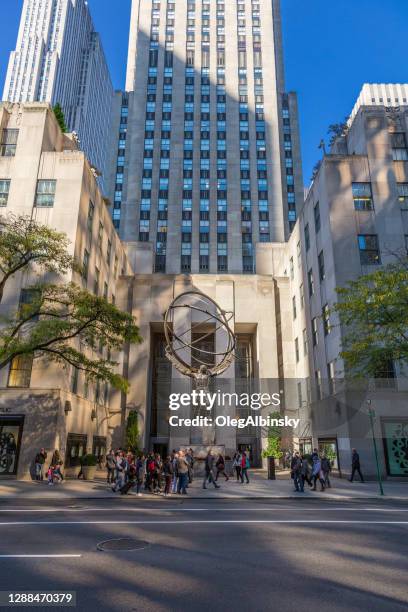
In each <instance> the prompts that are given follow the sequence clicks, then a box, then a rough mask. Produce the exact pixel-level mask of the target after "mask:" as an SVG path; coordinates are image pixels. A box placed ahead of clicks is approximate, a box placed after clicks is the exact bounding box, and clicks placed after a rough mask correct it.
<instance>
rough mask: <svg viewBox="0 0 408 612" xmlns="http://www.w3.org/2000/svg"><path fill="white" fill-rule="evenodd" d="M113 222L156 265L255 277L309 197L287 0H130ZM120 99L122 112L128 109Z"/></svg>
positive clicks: (112, 192)
mask: <svg viewBox="0 0 408 612" xmlns="http://www.w3.org/2000/svg"><path fill="white" fill-rule="evenodd" d="M126 90H127V93H125V94H124V95H123V96H122V99H121V98H120V96H118V102H117V105H118V108H117V112H116V122H117V128H116V129H115V132H116V134H119V146H118V147H115V151H116V149H118V151H117V160H116V163H115V164H114V165H115V168H116V173H115V174H114V175H113V176H112V177H111V189H110V194H109V195H110V196H111V198H112V200H113V201H114V211H113V218H114V222H115V226H116V227H117V228H118V229H119V232H120V235H121V237H122V238H123V239H124V240H125V241H139V242H150V243H153V244H154V254H155V256H154V271H155V272H166V273H170V274H171V273H180V272H181V273H189V272H191V273H213V274H216V273H233V274H240V273H254V272H255V271H256V266H255V248H256V244H257V243H260V242H284V241H285V240H286V239H287V238H288V236H289V234H290V232H291V229H292V228H293V225H294V223H295V221H296V214H297V209H298V208H300V206H301V204H302V202H303V184H302V170H301V161H300V153H299V136H298V120H297V102H296V96H295V94H292V93H291V94H287V93H285V87H284V74H283V61H282V40H281V23H280V10H279V1H278V0H229V1H228V2H226V1H225V0H161V1H159V0H152V1H150V2H140V1H138V0H133V3H132V14H131V24H130V38H129V53H128V66H127V80H126ZM121 103H122V108H121V112H119V105H120V104H121Z"/></svg>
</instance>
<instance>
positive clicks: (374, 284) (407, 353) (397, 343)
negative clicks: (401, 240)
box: [334, 260, 408, 377]
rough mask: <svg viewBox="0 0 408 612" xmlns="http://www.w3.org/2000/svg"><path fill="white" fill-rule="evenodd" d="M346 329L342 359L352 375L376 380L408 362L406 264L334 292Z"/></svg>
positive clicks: (394, 266)
mask: <svg viewBox="0 0 408 612" xmlns="http://www.w3.org/2000/svg"><path fill="white" fill-rule="evenodd" d="M337 293H338V296H339V302H338V303H337V304H336V305H335V306H334V310H335V311H336V312H337V313H338V315H339V319H340V323H342V324H343V325H344V326H345V333H344V337H343V344H342V351H341V353H340V355H341V357H342V358H343V359H344V362H345V368H346V370H347V371H348V373H350V374H352V375H354V376H362V375H366V376H372V377H379V376H381V374H382V373H384V371H385V369H386V368H385V367H384V366H385V364H387V363H389V362H390V361H394V362H400V363H401V365H403V364H404V363H406V362H407V361H408V262H407V261H405V260H400V261H398V262H397V263H393V264H391V265H388V266H386V267H384V268H382V269H379V270H377V271H375V272H372V273H370V274H367V275H364V276H361V277H360V278H358V279H357V280H355V281H352V282H349V283H347V285H346V286H345V287H343V288H340V289H337Z"/></svg>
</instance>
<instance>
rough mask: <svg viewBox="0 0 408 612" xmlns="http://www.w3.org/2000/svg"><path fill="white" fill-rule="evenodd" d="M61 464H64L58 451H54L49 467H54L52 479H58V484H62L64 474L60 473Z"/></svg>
mask: <svg viewBox="0 0 408 612" xmlns="http://www.w3.org/2000/svg"><path fill="white" fill-rule="evenodd" d="M63 463H64V462H63V460H62V457H61V455H60V452H59V450H57V449H55V451H54V453H53V455H52V459H51V465H53V466H54V477H56V478H58V481H59V482H64V474H63V473H62V465H63Z"/></svg>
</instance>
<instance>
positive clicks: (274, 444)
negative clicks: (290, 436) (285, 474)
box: [262, 412, 283, 459]
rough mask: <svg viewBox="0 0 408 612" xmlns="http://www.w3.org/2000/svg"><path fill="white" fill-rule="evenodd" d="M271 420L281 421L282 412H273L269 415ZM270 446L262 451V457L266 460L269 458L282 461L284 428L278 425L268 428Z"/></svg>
mask: <svg viewBox="0 0 408 612" xmlns="http://www.w3.org/2000/svg"><path fill="white" fill-rule="evenodd" d="M269 416H270V418H271V419H279V418H281V413H280V412H273V413H272V414H270V415H269ZM267 440H268V444H267V446H266V448H265V449H264V450H263V451H262V457H263V458H264V459H266V458H267V457H274V458H275V459H280V458H281V457H282V455H283V452H282V450H281V440H282V428H281V427H279V426H276V425H271V426H270V427H269V428H268V438H267Z"/></svg>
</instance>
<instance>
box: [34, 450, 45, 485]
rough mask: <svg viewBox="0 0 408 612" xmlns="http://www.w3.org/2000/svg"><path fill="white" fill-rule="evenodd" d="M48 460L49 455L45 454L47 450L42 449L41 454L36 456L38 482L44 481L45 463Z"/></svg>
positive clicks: (36, 477)
mask: <svg viewBox="0 0 408 612" xmlns="http://www.w3.org/2000/svg"><path fill="white" fill-rule="evenodd" d="M46 459H47V453H46V452H45V449H44V448H42V449H41V450H40V452H39V453H37V454H36V456H35V459H34V463H35V479H36V480H44V463H45V460H46Z"/></svg>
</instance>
